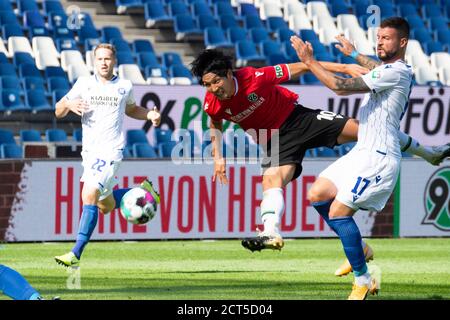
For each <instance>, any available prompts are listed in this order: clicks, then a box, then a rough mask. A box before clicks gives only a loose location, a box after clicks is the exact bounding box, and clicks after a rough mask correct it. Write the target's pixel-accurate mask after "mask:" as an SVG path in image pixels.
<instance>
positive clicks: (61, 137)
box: [45, 129, 67, 142]
mask: <svg viewBox="0 0 450 320" xmlns="http://www.w3.org/2000/svg"><path fill="white" fill-rule="evenodd" d="M45 140H46V141H48V142H65V141H67V134H66V132H65V131H64V130H63V129H47V130H45Z"/></svg>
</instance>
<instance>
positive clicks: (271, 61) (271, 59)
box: [266, 53, 290, 66]
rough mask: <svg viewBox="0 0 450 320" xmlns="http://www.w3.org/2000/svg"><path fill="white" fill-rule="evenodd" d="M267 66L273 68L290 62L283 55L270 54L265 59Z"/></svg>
mask: <svg viewBox="0 0 450 320" xmlns="http://www.w3.org/2000/svg"><path fill="white" fill-rule="evenodd" d="M266 62H267V65H269V66H275V65H277V64H285V63H290V60H289V59H288V58H286V56H285V55H284V53H272V54H270V55H269V56H267V57H266Z"/></svg>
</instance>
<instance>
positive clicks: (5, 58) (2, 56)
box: [0, 52, 9, 63]
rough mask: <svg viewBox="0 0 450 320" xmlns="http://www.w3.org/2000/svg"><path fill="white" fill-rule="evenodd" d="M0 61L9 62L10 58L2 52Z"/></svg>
mask: <svg viewBox="0 0 450 320" xmlns="http://www.w3.org/2000/svg"><path fill="white" fill-rule="evenodd" d="M0 63H9V59H8V57H7V56H6V54H5V53H4V52H0Z"/></svg>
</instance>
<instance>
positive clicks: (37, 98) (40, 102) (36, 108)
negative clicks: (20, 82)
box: [25, 89, 53, 112]
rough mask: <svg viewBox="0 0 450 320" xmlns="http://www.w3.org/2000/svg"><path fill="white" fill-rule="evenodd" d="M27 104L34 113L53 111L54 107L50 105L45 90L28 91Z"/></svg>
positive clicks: (26, 95)
mask: <svg viewBox="0 0 450 320" xmlns="http://www.w3.org/2000/svg"><path fill="white" fill-rule="evenodd" d="M25 104H26V105H27V106H28V107H30V108H31V111H33V112H40V111H52V110H53V108H52V106H51V105H50V104H49V103H48V101H47V97H46V96H45V91H44V90H38V89H35V90H28V91H26V94H25Z"/></svg>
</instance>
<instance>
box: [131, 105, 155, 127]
mask: <svg viewBox="0 0 450 320" xmlns="http://www.w3.org/2000/svg"><path fill="white" fill-rule="evenodd" d="M125 114H126V115H127V116H129V117H131V118H133V119H137V120H150V121H151V122H152V124H153V125H154V126H155V127H157V126H159V124H160V123H161V114H160V113H159V111H158V109H157V108H156V107H153V109H152V110H150V111H149V110H148V109H146V108H143V107H140V106H137V105H136V104H135V103H133V104H127V106H126V108H125Z"/></svg>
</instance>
